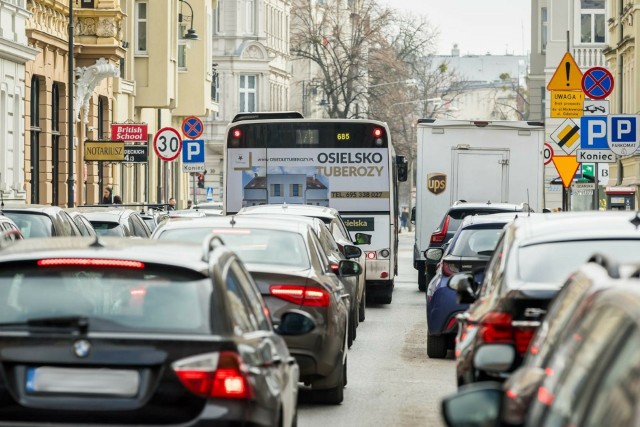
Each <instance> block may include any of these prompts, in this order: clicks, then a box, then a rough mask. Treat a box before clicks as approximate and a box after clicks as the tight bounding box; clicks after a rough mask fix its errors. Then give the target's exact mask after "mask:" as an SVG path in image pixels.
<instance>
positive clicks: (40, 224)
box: [1, 205, 82, 239]
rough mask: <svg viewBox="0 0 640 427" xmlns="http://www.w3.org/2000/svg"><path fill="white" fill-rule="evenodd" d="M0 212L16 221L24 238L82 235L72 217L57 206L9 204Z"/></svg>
mask: <svg viewBox="0 0 640 427" xmlns="http://www.w3.org/2000/svg"><path fill="white" fill-rule="evenodd" d="M1 213H2V214H3V215H5V216H7V217H9V218H11V219H12V220H13V222H15V223H16V225H17V226H18V228H19V229H20V232H21V233H22V235H23V236H24V238H25V239H31V238H33V237H60V236H82V233H81V232H80V230H79V229H78V226H77V225H76V223H75V222H73V219H72V218H71V217H70V216H69V214H68V213H67V212H65V211H64V209H62V208H61V207H58V206H50V205H24V206H10V207H4V208H2V212H1Z"/></svg>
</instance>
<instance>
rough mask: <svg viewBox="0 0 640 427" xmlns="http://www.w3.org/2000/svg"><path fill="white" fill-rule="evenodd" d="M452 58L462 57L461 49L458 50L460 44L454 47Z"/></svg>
mask: <svg viewBox="0 0 640 427" xmlns="http://www.w3.org/2000/svg"><path fill="white" fill-rule="evenodd" d="M451 56H460V49H458V44H457V43H456V44H454V45H453V49H451Z"/></svg>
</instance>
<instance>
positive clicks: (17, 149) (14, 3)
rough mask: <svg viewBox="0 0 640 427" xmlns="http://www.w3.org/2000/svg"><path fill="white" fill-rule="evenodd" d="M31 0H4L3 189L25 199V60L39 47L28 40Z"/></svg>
mask: <svg viewBox="0 0 640 427" xmlns="http://www.w3.org/2000/svg"><path fill="white" fill-rule="evenodd" d="M30 16H31V14H30V13H29V12H28V11H27V0H0V22H2V23H3V24H2V32H1V33H0V191H1V192H2V199H3V201H8V202H16V203H25V202H26V201H27V191H26V186H25V173H24V172H25V170H24V137H25V121H24V117H25V93H26V85H25V63H26V62H28V61H32V60H33V59H34V58H35V57H36V55H37V54H38V50H37V49H35V48H33V47H30V46H29V45H28V41H27V33H26V21H27V20H28V19H29V18H30Z"/></svg>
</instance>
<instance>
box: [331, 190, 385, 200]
mask: <svg viewBox="0 0 640 427" xmlns="http://www.w3.org/2000/svg"><path fill="white" fill-rule="evenodd" d="M331 198H332V199H388V198H389V192H388V191H332V192H331Z"/></svg>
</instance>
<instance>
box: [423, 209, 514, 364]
mask: <svg viewBox="0 0 640 427" xmlns="http://www.w3.org/2000/svg"><path fill="white" fill-rule="evenodd" d="M520 215H522V214H521V213H520ZM515 217H516V215H514V214H513V213H499V214H493V215H470V216H467V217H466V218H465V219H464V221H463V222H462V224H461V225H460V228H459V229H458V231H457V232H456V234H455V235H454V236H453V237H452V238H451V240H450V241H449V243H448V244H447V245H446V246H445V248H444V249H428V250H427V253H426V254H425V256H426V257H427V258H430V259H440V263H439V264H438V267H437V270H436V275H435V276H434V277H433V279H432V280H431V282H430V283H429V286H428V288H427V292H426V296H427V330H428V333H427V355H428V356H429V357H430V358H432V359H441V358H444V357H445V356H446V355H447V351H448V350H450V349H451V350H453V349H454V348H455V337H456V333H457V330H458V328H457V322H456V315H457V314H458V313H462V312H463V311H465V310H466V309H467V308H468V307H469V304H459V303H458V302H457V296H456V293H455V291H454V290H453V289H451V288H450V287H449V278H450V277H451V276H453V275H454V274H456V273H460V272H465V271H473V270H475V269H479V268H480V269H481V268H484V267H485V266H486V264H487V263H488V262H489V259H490V258H491V255H492V254H493V251H494V250H495V247H496V244H497V243H498V238H499V237H500V234H501V233H502V228H503V227H504V226H505V225H506V224H507V223H509V222H510V221H511V220H513V219H514V218H515Z"/></svg>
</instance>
